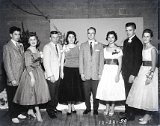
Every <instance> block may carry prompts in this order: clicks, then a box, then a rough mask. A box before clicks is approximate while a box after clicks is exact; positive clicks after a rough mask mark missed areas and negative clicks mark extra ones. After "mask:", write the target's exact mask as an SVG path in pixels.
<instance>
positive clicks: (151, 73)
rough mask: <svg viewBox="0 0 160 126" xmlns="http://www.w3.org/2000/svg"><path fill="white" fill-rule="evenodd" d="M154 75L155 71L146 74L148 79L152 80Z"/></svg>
mask: <svg viewBox="0 0 160 126" xmlns="http://www.w3.org/2000/svg"><path fill="white" fill-rule="evenodd" d="M153 74H154V71H153V70H150V71H149V72H148V73H147V74H146V78H147V79H150V80H152V78H153Z"/></svg>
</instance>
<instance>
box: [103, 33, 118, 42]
mask: <svg viewBox="0 0 160 126" xmlns="http://www.w3.org/2000/svg"><path fill="white" fill-rule="evenodd" d="M110 34H112V35H114V37H115V41H117V39H118V37H117V34H116V33H115V31H109V32H108V33H107V35H106V40H108V36H109V35H110Z"/></svg>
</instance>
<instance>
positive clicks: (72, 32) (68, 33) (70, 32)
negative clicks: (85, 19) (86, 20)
mask: <svg viewBox="0 0 160 126" xmlns="http://www.w3.org/2000/svg"><path fill="white" fill-rule="evenodd" d="M70 34H72V35H74V37H75V41H74V44H77V36H76V33H75V32H74V31H68V32H67V35H66V45H67V44H69V41H68V36H69V35H70Z"/></svg>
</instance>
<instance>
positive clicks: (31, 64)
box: [13, 32, 50, 122]
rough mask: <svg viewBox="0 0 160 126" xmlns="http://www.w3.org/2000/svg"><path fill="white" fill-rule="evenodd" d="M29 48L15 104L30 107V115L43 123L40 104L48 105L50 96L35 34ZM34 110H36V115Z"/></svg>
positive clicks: (31, 36) (30, 36) (29, 40)
mask: <svg viewBox="0 0 160 126" xmlns="http://www.w3.org/2000/svg"><path fill="white" fill-rule="evenodd" d="M28 43H29V45H30V46H29V47H28V49H27V50H26V51H25V66H26V67H25V70H24V72H23V74H22V77H21V80H20V85H19V86H18V89H17V92H16V94H15V97H14V100H13V101H14V102H15V103H17V104H20V105H27V106H29V110H28V114H29V115H31V116H33V117H37V120H38V121H40V122H41V121H43V120H42V117H41V113H40V110H39V104H43V103H47V102H48V101H49V100H50V94H49V89H48V85H47V82H46V80H45V77H44V72H43V70H42V68H41V65H40V62H41V56H40V52H39V51H38V49H37V46H38V44H39V41H38V37H37V36H36V34H35V33H33V32H31V33H29V37H28ZM33 109H35V110H36V113H35V114H34V112H33Z"/></svg>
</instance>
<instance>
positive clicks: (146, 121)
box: [139, 117, 152, 125]
mask: <svg viewBox="0 0 160 126" xmlns="http://www.w3.org/2000/svg"><path fill="white" fill-rule="evenodd" d="M151 119H152V118H151V117H149V118H148V119H147V120H144V119H143V120H142V121H140V122H139V124H142V125H145V124H148V123H150V122H151Z"/></svg>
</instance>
